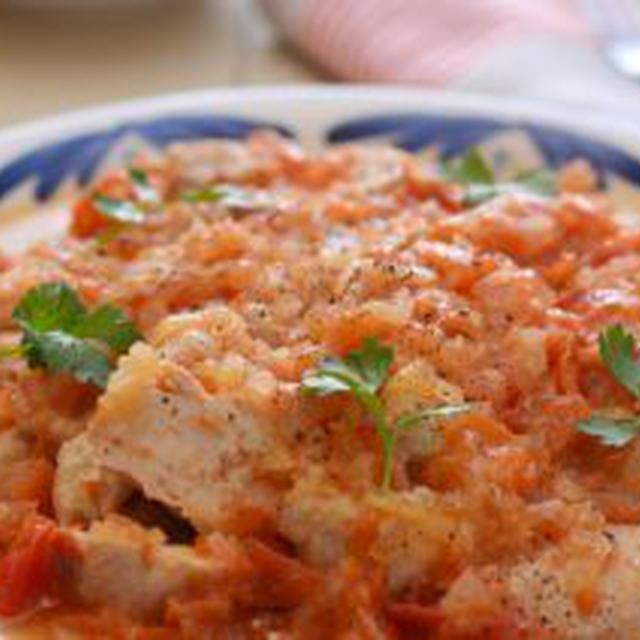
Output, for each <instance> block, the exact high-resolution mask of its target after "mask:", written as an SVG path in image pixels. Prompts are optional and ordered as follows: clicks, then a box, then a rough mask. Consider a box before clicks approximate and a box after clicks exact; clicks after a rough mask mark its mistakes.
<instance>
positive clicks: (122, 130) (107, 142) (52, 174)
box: [0, 115, 293, 201]
mask: <svg viewBox="0 0 640 640" xmlns="http://www.w3.org/2000/svg"><path fill="white" fill-rule="evenodd" d="M264 128H268V129H273V130H275V131H278V132H280V133H282V134H283V135H285V136H288V137H292V136H293V133H292V131H291V130H290V129H288V128H286V127H283V126H282V125H279V124H274V123H272V122H264V121H259V120H249V119H245V118H237V117H233V116H218V115H215V116H214V115H191V116H169V117H162V118H156V119H153V120H147V121H135V122H129V123H126V124H122V125H120V126H117V127H112V128H110V129H105V130H103V131H97V132H93V133H88V134H83V135H79V136H75V137H73V138H68V139H66V140H62V141H60V142H55V143H52V144H49V145H47V146H44V147H40V148H39V149H36V150H35V151H31V152H29V153H25V154H24V155H23V156H20V157H19V158H17V159H16V160H14V161H13V162H11V163H10V164H8V165H6V166H5V167H3V168H2V169H0V199H1V198H2V197H3V196H5V195H6V194H7V193H9V191H11V190H13V189H14V188H15V187H17V186H19V185H20V184H22V183H23V182H25V181H26V180H29V179H33V178H35V180H36V188H35V197H36V199H37V200H40V201H44V200H46V199H47V198H49V197H50V196H51V195H53V194H54V193H55V191H56V190H57V189H58V187H59V186H60V184H61V183H62V182H63V181H64V180H66V179H68V178H75V179H76V180H77V181H78V183H79V184H81V185H84V184H86V183H87V182H88V181H89V180H90V179H91V178H92V177H93V175H94V173H95V171H96V169H97V168H98V166H99V164H100V162H101V161H102V159H103V158H104V157H105V156H106V154H107V153H108V151H109V149H111V148H112V146H113V145H114V143H115V142H116V141H118V140H119V139H121V138H122V137H123V136H125V135H127V134H136V135H137V136H139V137H141V138H143V139H144V140H146V141H147V142H150V143H151V144H153V145H154V146H157V147H164V146H166V145H167V144H169V143H171V142H177V141H182V140H195V139H202V138H232V139H240V138H244V137H245V136H246V135H247V134H249V133H250V132H251V131H253V130H254V129H264Z"/></svg>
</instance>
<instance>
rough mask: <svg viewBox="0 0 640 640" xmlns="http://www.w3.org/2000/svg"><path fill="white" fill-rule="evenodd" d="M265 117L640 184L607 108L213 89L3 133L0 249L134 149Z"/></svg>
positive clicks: (332, 134) (633, 147)
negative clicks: (567, 167)
mask: <svg viewBox="0 0 640 640" xmlns="http://www.w3.org/2000/svg"><path fill="white" fill-rule="evenodd" d="M265 124H267V125H273V126H278V127H281V128H282V129H284V130H287V131H289V133H290V134H291V135H294V136H296V137H297V138H298V139H299V140H300V141H301V142H302V143H303V144H305V145H311V146H318V145H321V144H326V143H328V142H330V143H339V142H346V141H350V140H354V141H364V140H368V139H371V138H375V139H379V138H380V137H382V138H386V139H390V140H394V141H396V142H398V143H399V144H401V145H403V146H405V147H407V148H411V149H416V148H420V147H421V146H425V145H428V144H438V145H440V146H441V148H442V149H443V150H444V152H445V153H454V154H455V153H459V152H461V151H462V150H464V148H465V147H468V146H470V145H474V144H483V145H485V147H487V148H489V149H490V150H491V151H492V152H493V153H495V154H496V155H500V154H503V155H504V154H505V153H507V154H511V155H514V154H515V155H518V156H520V157H521V158H526V159H527V160H526V161H527V162H528V163H531V162H534V163H549V164H560V163H562V162H564V161H566V160H567V159H569V158H571V157H574V156H585V157H587V158H589V159H591V160H592V161H593V162H594V163H595V164H596V166H597V167H599V168H600V169H601V171H602V175H603V176H608V177H609V178H612V177H613V179H614V181H615V182H616V183H620V180H619V178H622V182H624V183H625V184H631V185H634V186H637V185H639V184H640V161H639V160H638V159H639V158H640V126H638V125H636V124H634V123H632V122H624V121H620V120H616V119H613V118H611V117H608V116H607V115H606V114H599V113H587V112H578V111H576V110H575V109H574V108H570V107H566V106H558V105H552V104H548V103H539V102H532V101H523V100H516V99H503V98H495V97H486V96H479V95H469V94H455V93H451V92H441V91H431V90H427V89H412V88H397V87H394V88H392V87H374V86H346V85H343V86H320V87H306V86H304V87H268V88H246V89H217V90H211V91H198V92H192V93H183V94H175V95H166V96H160V97H153V98H149V99H144V100H136V101H132V102H125V103H116V104H111V105H105V106H99V107H95V108H92V109H86V110H82V111H76V112H70V113H65V114H62V115H59V116H55V117H52V118H49V119H46V120H41V121H39V122H36V123H33V124H28V125H23V126H19V127H16V128H13V129H9V130H5V131H4V132H0V248H2V249H4V250H8V251H12V252H13V251H17V250H21V249H23V248H24V247H25V246H26V245H28V244H30V243H31V242H33V241H35V240H39V239H41V238H45V237H50V236H51V235H52V234H56V233H59V232H60V231H61V230H62V228H63V227H64V225H65V224H66V221H67V212H68V203H69V201H70V199H71V198H72V197H73V196H74V195H75V193H76V192H77V185H78V183H81V184H86V183H88V182H90V181H91V180H92V179H93V178H94V177H95V175H97V174H98V173H99V172H100V171H101V170H102V169H103V168H104V166H105V165H109V164H112V163H113V162H118V161H119V160H122V156H123V155H125V156H126V155H128V154H130V153H132V151H135V150H136V149H139V147H140V146H141V145H149V144H151V145H152V146H158V147H162V146H164V145H165V144H167V143H170V142H172V141H177V140H184V139H189V138H199V137H242V136H243V135H245V134H246V133H247V131H248V130H250V129H251V128H253V127H255V126H264V125H265Z"/></svg>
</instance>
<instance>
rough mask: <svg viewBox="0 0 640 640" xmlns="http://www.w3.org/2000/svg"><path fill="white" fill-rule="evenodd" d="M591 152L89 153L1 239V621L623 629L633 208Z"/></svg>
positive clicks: (243, 149) (150, 637)
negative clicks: (555, 157)
mask: <svg viewBox="0 0 640 640" xmlns="http://www.w3.org/2000/svg"><path fill="white" fill-rule="evenodd" d="M601 180H602V177H601V176H598V174H597V173H596V172H595V171H594V170H593V169H592V168H591V167H590V166H589V165H588V164H587V163H586V162H585V161H583V160H579V159H578V160H575V161H572V162H571V163H569V164H567V165H565V166H563V167H558V168H557V169H555V170H554V171H551V170H538V171H530V172H527V173H516V174H515V175H506V176H505V175H497V174H496V172H495V171H494V169H493V168H492V167H491V166H490V164H489V163H488V162H487V159H486V158H485V156H484V155H483V152H482V150H479V149H471V150H469V151H468V152H467V153H466V154H464V155H463V156H461V157H458V158H454V159H443V158H440V157H439V156H438V154H437V152H436V151H435V150H432V149H428V150H425V151H424V152H421V153H417V154H411V153H408V152H405V151H402V150H399V149H396V148H393V147H391V146H387V145H383V144H380V145H360V146H358V145H346V146H336V147H331V148H329V149H327V150H324V151H321V152H318V153H305V152H303V151H302V150H301V149H300V148H299V147H298V146H297V145H295V144H294V143H292V142H290V141H288V140H285V139H283V138H280V137H278V136H277V135H275V134H271V133H266V132H258V133H254V134H252V135H251V136H250V137H249V138H248V139H247V140H246V141H243V142H235V141H199V142H190V143H181V144H176V145H173V146H171V147H168V148H167V149H166V150H165V151H164V152H163V153H162V154H158V155H157V156H156V155H151V154H147V155H144V156H140V157H137V158H135V159H134V160H133V161H132V163H131V165H130V166H128V167H123V168H121V169H116V170H110V171H109V172H107V173H105V174H104V175H102V176H101V177H100V178H99V179H97V180H96V182H95V184H93V185H92V187H91V188H90V189H89V190H88V191H87V192H85V193H83V194H82V196H81V197H80V198H79V199H78V200H77V201H76V202H75V203H74V205H73V208H72V210H71V212H70V222H69V227H68V233H66V235H65V237H62V238H58V239H55V240H52V241H51V242H47V243H41V244H38V245H36V246H33V247H32V248H31V249H30V250H28V251H27V252H25V253H23V254H21V255H6V256H2V258H1V260H0V627H1V628H2V629H3V631H2V632H1V633H5V634H7V637H9V638H10V637H12V635H11V634H14V633H15V634H16V637H27V636H19V634H20V633H26V630H28V629H31V630H32V632H33V633H38V632H39V633H41V634H42V635H40V636H31V637H64V638H66V637H71V638H85V637H88V638H112V637H113V638H127V639H128V638H131V639H140V640H156V639H158V640H161V639H164V638H167V639H169V638H171V639H173V638H213V639H217V638H222V639H240V640H242V639H245V638H247V639H265V640H267V639H269V640H287V639H294V640H297V639H303V640H313V639H315V638H318V639H324V638H337V639H341V640H359V639H361V638H362V639H370V640H378V639H380V640H382V639H390V640H394V639H397V640H403V639H405V638H407V639H410V638H435V639H442V638H454V639H455V638H461V639H462V638H471V639H473V638H505V639H509V638H535V639H546V638H549V639H551V638H558V639H563V638H580V639H585V638H634V637H640V631H638V629H640V600H639V598H638V593H639V592H640V438H637V437H636V435H637V434H638V432H640V361H639V360H638V354H637V353H636V336H640V227H638V228H635V227H634V226H633V224H630V223H629V222H628V221H626V220H625V219H623V218H621V217H620V216H619V215H617V212H616V210H614V206H613V205H612V201H611V198H610V196H609V195H608V194H607V192H606V190H605V189H603V187H602V184H601Z"/></svg>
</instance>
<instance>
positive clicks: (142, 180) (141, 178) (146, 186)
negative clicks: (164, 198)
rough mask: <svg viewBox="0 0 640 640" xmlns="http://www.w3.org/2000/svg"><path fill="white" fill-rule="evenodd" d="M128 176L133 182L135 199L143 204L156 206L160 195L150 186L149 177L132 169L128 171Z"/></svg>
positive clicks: (144, 172) (138, 170)
mask: <svg viewBox="0 0 640 640" xmlns="http://www.w3.org/2000/svg"><path fill="white" fill-rule="evenodd" d="M129 176H130V178H131V181H132V182H133V187H134V189H135V193H136V198H137V199H138V200H139V201H140V202H143V203H145V204H158V203H159V202H160V200H161V199H160V194H158V192H157V191H156V190H155V189H154V188H153V187H152V186H151V182H150V181H149V176H148V175H147V172H146V171H143V170H142V169H137V168H135V167H132V168H131V169H129Z"/></svg>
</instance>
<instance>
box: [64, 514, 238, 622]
mask: <svg viewBox="0 0 640 640" xmlns="http://www.w3.org/2000/svg"><path fill="white" fill-rule="evenodd" d="M71 535H72V537H73V539H74V541H75V543H76V545H77V548H78V551H79V561H78V562H79V564H78V566H77V568H76V570H77V582H76V589H77V595H78V597H79V599H80V600H81V601H82V602H84V603H85V604H90V605H91V604H100V605H111V606H116V607H117V608H118V609H120V610H121V611H124V612H126V613H128V614H129V615H132V616H133V617H135V618H136V619H140V620H153V619H157V618H158V616H159V615H160V614H161V612H162V607H163V605H164V602H165V600H166V598H167V597H169V596H171V595H174V594H178V593H184V592H185V590H188V589H190V588H194V587H197V586H198V585H201V584H203V583H205V582H207V583H208V582H211V581H212V580H220V579H223V578H224V576H225V573H226V572H231V571H232V570H233V563H234V562H235V559H234V557H233V555H230V556H221V557H215V556H212V555H211V554H208V555H199V554H197V553H196V552H195V551H194V550H193V548H191V547H187V546H183V545H175V544H165V541H164V537H163V534H162V533H160V531H159V530H157V529H153V530H147V529H144V528H142V527H141V526H139V525H137V524H136V523H134V522H132V521H131V520H128V519H127V518H124V517H122V516H114V515H112V516H109V517H108V518H107V519H106V520H105V521H103V522H97V523H94V524H93V525H92V526H91V528H90V529H89V530H88V531H72V532H71ZM218 546H219V547H220V548H222V546H221V545H218Z"/></svg>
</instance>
